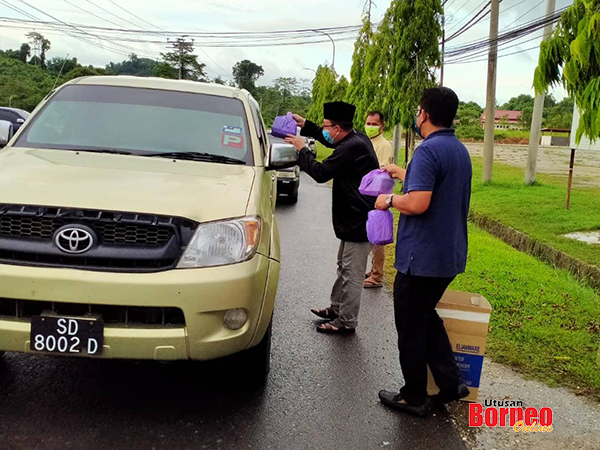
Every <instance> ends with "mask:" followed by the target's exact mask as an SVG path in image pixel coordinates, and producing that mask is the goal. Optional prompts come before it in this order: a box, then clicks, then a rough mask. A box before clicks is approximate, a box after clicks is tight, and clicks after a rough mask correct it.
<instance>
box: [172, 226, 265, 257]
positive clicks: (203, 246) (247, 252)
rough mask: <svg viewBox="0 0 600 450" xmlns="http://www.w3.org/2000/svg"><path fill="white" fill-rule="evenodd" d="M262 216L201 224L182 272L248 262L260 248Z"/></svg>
mask: <svg viewBox="0 0 600 450" xmlns="http://www.w3.org/2000/svg"><path fill="white" fill-rule="evenodd" d="M260 228H261V221H260V217H257V216H249V217H244V218H242V219H235V220H225V221H221V222H210V223H204V224H200V225H199V226H198V229H197V230H196V233H195V234H194V237H192V240H191V241H190V243H189V244H188V246H187V248H186V249H185V252H184V253H183V256H182V257H181V259H180V260H179V264H178V265H177V268H178V269H191V268H195V267H210V266H223V265H226V264H235V263H239V262H242V261H247V260H248V259H250V258H252V257H253V256H254V254H255V253H256V250H257V248H258V242H259V239H260Z"/></svg>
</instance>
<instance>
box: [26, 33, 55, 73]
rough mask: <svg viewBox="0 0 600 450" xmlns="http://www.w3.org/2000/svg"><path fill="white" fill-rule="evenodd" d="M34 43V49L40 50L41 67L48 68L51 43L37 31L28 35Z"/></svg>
mask: <svg viewBox="0 0 600 450" xmlns="http://www.w3.org/2000/svg"><path fill="white" fill-rule="evenodd" d="M26 36H27V37H28V38H29V39H30V40H31V42H32V43H33V48H34V49H36V50H39V52H40V54H39V58H40V66H41V67H42V68H45V67H46V52H47V51H48V50H50V46H51V43H50V41H49V40H48V39H46V38H45V37H44V36H43V35H41V34H40V33H38V32H37V31H32V32H30V33H27V35H26Z"/></svg>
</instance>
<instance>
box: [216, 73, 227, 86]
mask: <svg viewBox="0 0 600 450" xmlns="http://www.w3.org/2000/svg"><path fill="white" fill-rule="evenodd" d="M213 83H215V84H220V85H223V86H225V85H226V84H227V83H226V82H225V80H224V79H223V78H221V76H220V75H219V76H218V77H217V78H215V79H214V80H213Z"/></svg>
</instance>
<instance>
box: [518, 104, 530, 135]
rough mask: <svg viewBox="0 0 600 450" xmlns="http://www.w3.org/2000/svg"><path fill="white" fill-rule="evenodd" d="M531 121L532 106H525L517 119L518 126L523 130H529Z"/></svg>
mask: <svg viewBox="0 0 600 450" xmlns="http://www.w3.org/2000/svg"><path fill="white" fill-rule="evenodd" d="M532 120H533V106H526V107H525V108H523V109H522V110H521V117H519V125H520V126H521V128H522V129H524V130H529V129H531V121H532Z"/></svg>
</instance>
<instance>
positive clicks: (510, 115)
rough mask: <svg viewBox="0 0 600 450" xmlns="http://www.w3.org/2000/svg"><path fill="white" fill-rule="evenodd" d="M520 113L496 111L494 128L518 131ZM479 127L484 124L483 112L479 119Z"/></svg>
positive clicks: (519, 127)
mask: <svg viewBox="0 0 600 450" xmlns="http://www.w3.org/2000/svg"><path fill="white" fill-rule="evenodd" d="M520 119H521V111H507V110H504V109H497V110H496V114H495V117H494V128H496V129H505V130H508V129H510V130H520V129H521V128H522V127H521V122H520ZM480 121H481V125H482V126H483V125H484V124H485V112H484V113H483V114H482V115H481V118H480Z"/></svg>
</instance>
